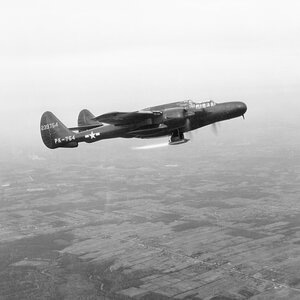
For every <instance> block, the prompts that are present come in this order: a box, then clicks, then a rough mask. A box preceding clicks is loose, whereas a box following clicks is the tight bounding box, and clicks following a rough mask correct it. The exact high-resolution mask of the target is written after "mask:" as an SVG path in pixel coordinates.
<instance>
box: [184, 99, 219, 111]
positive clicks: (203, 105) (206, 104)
mask: <svg viewBox="0 0 300 300" xmlns="http://www.w3.org/2000/svg"><path fill="white" fill-rule="evenodd" d="M185 103H186V106H187V108H194V109H202V108H207V107H212V106H215V105H216V104H217V103H216V102H214V101H212V100H210V101H205V102H200V103H196V102H194V101H192V100H186V101H185Z"/></svg>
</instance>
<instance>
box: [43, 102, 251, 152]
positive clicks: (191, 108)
mask: <svg viewBox="0 0 300 300" xmlns="http://www.w3.org/2000/svg"><path fill="white" fill-rule="evenodd" d="M246 111H247V106H246V104H245V103H243V102H225V103H216V102H214V101H212V100H211V101H205V102H200V103H197V102H193V101H192V100H185V101H179V102H173V103H168V104H164V105H159V106H154V107H148V108H144V109H142V110H138V111H134V112H111V113H106V114H103V115H100V116H98V117H95V116H94V115H93V114H92V113H91V112H90V111H88V110H87V109H83V110H82V111H81V112H80V113H79V116H78V126H77V127H71V128H68V127H66V126H65V125H64V124H63V123H62V122H61V121H60V120H59V119H58V118H57V117H56V116H55V115H54V114H53V113H52V112H50V111H47V112H44V113H43V115H42V117H41V124H40V125H41V127H40V130H41V136H42V140H43V142H44V144H45V145H46V146H47V147H48V148H50V149H55V148H75V147H78V143H80V142H86V143H93V142H97V141H99V140H104V139H111V138H117V137H122V138H141V139H147V138H156V137H162V136H169V145H178V144H182V143H186V142H188V141H189V139H187V138H185V136H184V133H186V132H188V131H192V130H195V129H198V128H201V127H204V126H207V125H210V124H214V123H216V122H220V121H224V120H228V119H233V118H237V117H241V116H243V117H244V114H245V113H246Z"/></svg>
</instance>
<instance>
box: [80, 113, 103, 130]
mask: <svg viewBox="0 0 300 300" xmlns="http://www.w3.org/2000/svg"><path fill="white" fill-rule="evenodd" d="M94 118H95V116H94V115H93V114H92V113H91V112H90V111H89V110H87V109H83V110H82V111H81V112H80V113H79V116H78V127H84V126H87V125H92V126H95V127H98V126H102V123H100V122H98V121H96V120H93V119H94ZM79 131H82V130H79Z"/></svg>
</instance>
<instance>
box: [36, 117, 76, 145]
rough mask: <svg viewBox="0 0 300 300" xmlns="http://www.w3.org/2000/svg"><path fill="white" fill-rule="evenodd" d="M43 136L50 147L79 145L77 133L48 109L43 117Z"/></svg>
mask: <svg viewBox="0 0 300 300" xmlns="http://www.w3.org/2000/svg"><path fill="white" fill-rule="evenodd" d="M40 130H41V136H42V139H43V142H44V144H45V145H46V146H47V147H48V148H50V149H55V148H58V147H64V148H74V147H77V146H78V142H77V141H75V133H74V132H72V131H71V130H69V129H68V128H67V127H66V126H65V125H64V124H63V123H62V122H61V121H60V120H59V119H58V118H57V117H56V116H55V115H54V114H53V113H52V112H50V111H46V112H44V113H43V115H42V118H41V128H40Z"/></svg>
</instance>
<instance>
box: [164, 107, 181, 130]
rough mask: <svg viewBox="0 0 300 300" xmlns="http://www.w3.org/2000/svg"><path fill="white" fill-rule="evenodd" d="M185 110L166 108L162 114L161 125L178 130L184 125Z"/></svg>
mask: <svg viewBox="0 0 300 300" xmlns="http://www.w3.org/2000/svg"><path fill="white" fill-rule="evenodd" d="M185 122H186V110H185V109H184V108H181V107H174V108H168V109H166V110H164V113H163V123H164V124H166V125H167V126H168V127H174V128H180V127H183V126H184V125H185Z"/></svg>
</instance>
